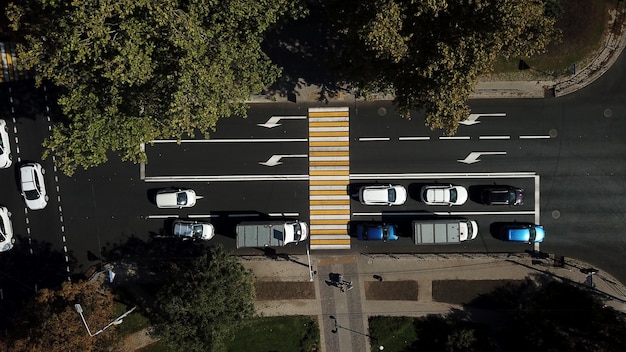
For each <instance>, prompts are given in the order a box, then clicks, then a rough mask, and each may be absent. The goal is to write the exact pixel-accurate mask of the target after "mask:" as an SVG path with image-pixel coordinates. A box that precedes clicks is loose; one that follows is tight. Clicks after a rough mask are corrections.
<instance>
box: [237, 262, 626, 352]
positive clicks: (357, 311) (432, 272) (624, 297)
mask: <svg viewBox="0 0 626 352" xmlns="http://www.w3.org/2000/svg"><path fill="white" fill-rule="evenodd" d="M533 262H534V263H533ZM553 262H554V260H551V259H543V260H533V259H532V258H531V257H530V256H529V255H528V254H526V253H520V254H498V255H496V254H494V255H484V254H471V255H465V254H450V255H435V254H426V255H423V254H415V255H412V254H400V255H378V254H376V255H347V256H339V255H330V254H328V255H315V256H313V257H312V258H311V263H312V267H313V270H314V271H315V272H316V274H314V276H313V284H314V286H315V297H316V298H315V299H296V300H275V301H257V302H256V309H257V313H258V314H260V315H264V316H282V315H307V316H316V317H317V321H318V324H319V327H320V340H321V341H320V343H321V348H320V351H328V352H331V351H332V352H339V351H344V352H349V351H370V343H369V339H368V336H367V333H368V317H370V316H376V315H385V316H393V315H396V316H414V317H420V316H425V315H428V314H446V313H448V312H450V311H451V310H452V309H457V310H463V307H462V306H460V305H453V304H447V303H440V302H435V301H433V298H432V285H433V281H434V280H521V279H524V278H526V277H531V278H532V277H537V276H545V275H547V276H549V277H552V278H554V279H556V280H562V281H565V282H569V283H571V284H574V285H582V286H585V285H587V286H588V284H589V283H590V282H589V275H587V274H585V273H583V272H582V271H581V269H585V268H589V267H590V266H589V265H588V264H585V263H581V262H578V261H576V260H573V259H569V258H567V259H566V260H565V265H564V266H563V267H560V266H554V265H553ZM242 263H243V265H244V266H245V267H247V268H249V269H251V270H252V271H253V272H254V273H255V275H256V277H257V279H258V280H263V281H306V282H308V281H310V272H309V268H308V266H306V265H303V264H302V263H307V257H306V256H291V257H290V260H286V259H284V258H281V259H276V260H274V259H270V258H266V257H246V258H245V259H244V258H242ZM331 273H340V274H342V275H343V276H344V279H345V280H349V281H352V282H353V285H354V288H353V289H352V290H349V291H345V292H342V291H340V289H339V288H337V287H334V286H329V285H327V284H326V281H327V280H329V274H331ZM375 275H377V276H380V277H382V278H383V279H384V281H400V280H413V281H417V285H418V292H419V294H418V297H417V300H412V301H398V300H394V301H380V300H368V299H367V298H366V295H365V285H366V283H367V282H372V281H378V280H377V278H375V277H374V276H375ZM593 284H594V286H595V288H594V290H595V292H596V293H597V294H598V295H600V296H601V297H605V298H608V301H607V304H608V305H610V306H612V307H614V308H615V309H618V310H621V311H624V312H626V287H624V286H622V285H621V284H620V283H619V282H618V281H617V280H615V279H614V278H612V277H611V276H610V275H608V274H606V273H604V272H602V270H601V269H600V270H599V271H598V273H597V274H596V275H593ZM470 285H471V281H470V282H469V283H468V289H469V287H470Z"/></svg>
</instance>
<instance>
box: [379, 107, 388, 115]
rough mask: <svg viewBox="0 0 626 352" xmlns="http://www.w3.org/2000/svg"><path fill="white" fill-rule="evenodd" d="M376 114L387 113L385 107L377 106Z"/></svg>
mask: <svg viewBox="0 0 626 352" xmlns="http://www.w3.org/2000/svg"><path fill="white" fill-rule="evenodd" d="M378 115H379V116H385V115H387V108H383V107H380V108H378Z"/></svg>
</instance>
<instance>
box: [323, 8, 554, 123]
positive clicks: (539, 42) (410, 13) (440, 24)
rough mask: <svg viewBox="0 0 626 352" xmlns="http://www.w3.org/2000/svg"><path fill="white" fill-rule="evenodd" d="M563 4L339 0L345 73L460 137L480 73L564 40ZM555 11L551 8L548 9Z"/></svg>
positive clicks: (337, 21)
mask: <svg viewBox="0 0 626 352" xmlns="http://www.w3.org/2000/svg"><path fill="white" fill-rule="evenodd" d="M557 1H558V0H529V1H519V0H428V1H400V0H364V1H359V2H357V3H354V2H349V1H340V0H335V1H333V2H332V3H327V4H326V8H327V9H329V14H331V16H332V20H331V22H332V23H333V25H334V26H335V28H336V32H337V33H339V34H338V36H339V40H340V42H342V43H343V45H342V47H343V50H341V52H340V59H341V61H342V64H341V67H340V72H341V73H342V74H343V75H344V79H345V80H346V81H348V82H350V83H353V84H356V85H357V86H358V87H359V88H361V89H362V90H363V91H364V92H365V93H367V92H372V91H388V92H392V93H394V94H395V95H396V101H395V102H396V104H397V106H398V108H399V110H400V111H401V112H402V113H403V115H405V116H406V117H410V114H409V112H410V110H413V109H417V110H420V109H423V110H424V111H425V114H426V117H425V119H426V125H427V126H429V127H430V128H431V129H435V128H437V129H442V130H444V132H445V133H447V134H454V133H455V132H456V129H457V127H458V123H459V121H460V120H463V119H464V118H466V117H467V116H468V114H469V108H468V106H467V104H466V101H467V100H468V99H469V96H470V94H471V93H472V91H473V89H474V86H475V84H476V82H477V79H478V76H479V75H481V74H484V73H487V72H489V71H490V70H491V69H492V65H493V62H494V60H495V58H496V57H497V56H498V55H503V56H505V57H511V56H513V57H516V56H523V57H527V56H530V55H533V54H536V53H540V52H542V51H543V50H544V49H545V47H546V46H547V45H548V44H549V43H550V41H551V40H553V39H554V38H555V37H557V36H558V33H557V32H558V31H557V30H556V29H555V27H554V25H555V22H556V18H555V17H554V15H555V13H556V12H555V11H554V10H553V7H554V6H553V3H554V2H557ZM546 9H548V10H546Z"/></svg>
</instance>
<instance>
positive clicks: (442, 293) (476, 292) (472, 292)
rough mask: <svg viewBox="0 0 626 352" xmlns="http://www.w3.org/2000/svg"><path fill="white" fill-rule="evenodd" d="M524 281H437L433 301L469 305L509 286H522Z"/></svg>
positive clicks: (434, 284) (434, 285) (434, 283)
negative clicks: (483, 296) (478, 298)
mask: <svg viewBox="0 0 626 352" xmlns="http://www.w3.org/2000/svg"><path fill="white" fill-rule="evenodd" d="M523 282H524V280H435V281H433V301H435V302H443V303H451V304H467V303H470V302H471V301H472V300H474V299H475V298H477V297H478V296H480V295H483V294H488V293H491V292H493V291H494V290H495V289H497V288H501V287H505V286H509V285H521V284H522V283H523Z"/></svg>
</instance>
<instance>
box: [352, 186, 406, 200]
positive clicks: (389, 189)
mask: <svg viewBox="0 0 626 352" xmlns="http://www.w3.org/2000/svg"><path fill="white" fill-rule="evenodd" d="M406 197H407V192H406V188H404V186H400V185H381V186H364V187H361V189H360V190H359V201H360V202H361V203H363V204H365V205H402V204H404V202H406Z"/></svg>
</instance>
